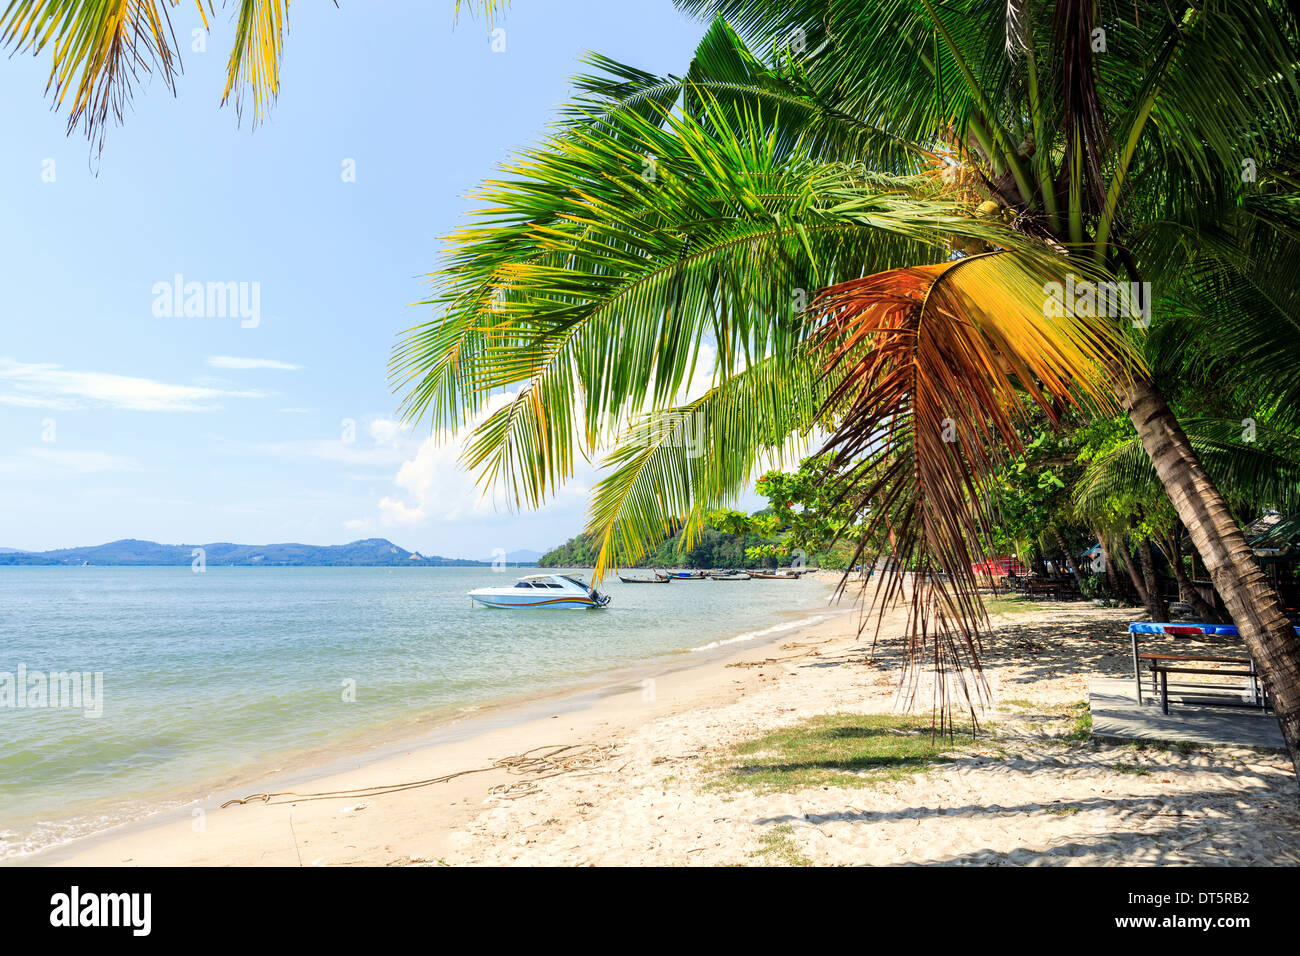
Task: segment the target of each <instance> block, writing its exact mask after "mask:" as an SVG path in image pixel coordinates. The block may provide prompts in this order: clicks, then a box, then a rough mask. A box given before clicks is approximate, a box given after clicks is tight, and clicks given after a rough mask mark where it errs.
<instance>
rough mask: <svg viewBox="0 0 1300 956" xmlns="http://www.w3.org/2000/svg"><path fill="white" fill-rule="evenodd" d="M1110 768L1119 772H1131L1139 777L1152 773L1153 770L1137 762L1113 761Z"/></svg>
mask: <svg viewBox="0 0 1300 956" xmlns="http://www.w3.org/2000/svg"><path fill="white" fill-rule="evenodd" d="M1110 769H1111V770H1114V771H1117V772H1118V773H1129V774H1133V775H1134V776H1138V777H1145V776H1148V775H1150V773H1151V771H1150V770H1148V769H1147V768H1146V767H1142V766H1139V765H1138V764H1135V763H1113V764H1111V765H1110Z"/></svg>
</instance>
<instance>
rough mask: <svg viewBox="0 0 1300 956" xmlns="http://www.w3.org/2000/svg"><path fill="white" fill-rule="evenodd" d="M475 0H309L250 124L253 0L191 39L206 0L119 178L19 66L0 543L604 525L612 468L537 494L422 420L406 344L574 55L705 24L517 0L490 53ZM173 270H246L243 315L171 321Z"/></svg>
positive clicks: (0, 355) (408, 541)
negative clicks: (592, 516)
mask: <svg viewBox="0 0 1300 956" xmlns="http://www.w3.org/2000/svg"><path fill="white" fill-rule="evenodd" d="M451 8H452V0H436V2H414V0H404V2H383V3H359V2H357V0H342V2H341V4H340V6H339V7H338V8H335V7H334V6H333V5H332V4H326V3H310V4H307V3H304V4H295V5H294V6H293V8H292V16H291V21H290V23H291V29H290V33H289V36H288V39H287V41H286V51H285V55H284V59H283V61H282V83H281V90H280V99H279V103H278V105H277V106H276V107H275V108H274V110H273V112H272V114H271V116H270V118H269V120H268V121H267V122H266V123H265V124H264V125H262V126H260V127H259V128H257V129H256V130H252V129H251V128H250V123H249V121H248V117H245V120H244V122H243V124H242V125H239V124H237V117H236V115H235V112H234V110H233V109H232V108H230V107H227V108H224V109H218V103H219V100H220V95H221V89H222V81H223V77H224V67H225V60H226V56H227V53H228V50H229V42H230V28H229V14H230V9H231V8H230V7H227V9H226V11H219V15H218V19H217V21H215V22H214V23H213V32H212V33H211V34H210V35H208V36H207V38H206V51H204V52H194V51H192V50H191V42H192V38H191V29H192V28H194V27H197V26H198V21H197V15H196V14H195V13H194V11H193V9H192V5H191V6H190V7H187V6H186V5H184V4H182V5H181V6H180V7H178V8H177V10H176V11H175V12H174V14H173V23H174V25H175V28H176V32H177V36H178V38H179V39H180V40H181V41H182V51H183V64H184V70H185V72H184V75H183V76H181V77H180V78H179V80H178V92H177V96H176V97H175V98H173V97H172V96H171V95H170V93H169V92H168V91H167V89H166V88H165V86H164V85H163V84H162V83H161V82H160V81H158V80H156V79H155V80H153V81H150V80H148V79H145V80H144V81H143V82H142V83H141V84H140V85H139V87H138V88H137V90H136V93H135V98H134V106H133V110H132V112H131V113H130V114H128V116H127V119H126V123H125V125H124V126H122V127H113V128H111V129H110V130H109V131H108V135H107V140H106V145H105V147H104V151H103V155H102V160H101V162H100V164H99V172H98V175H97V176H96V175H93V174H92V171H91V168H90V162H89V159H90V150H89V148H88V146H87V143H86V140H85V138H84V136H82V135H81V134H80V133H79V132H78V133H75V134H74V135H72V136H71V137H69V136H67V135H66V132H65V129H66V128H65V114H64V113H58V114H56V113H54V112H52V111H51V109H50V101H49V99H48V98H47V97H45V96H44V95H43V91H44V86H45V79H46V74H47V71H48V68H49V67H48V62H49V61H48V58H47V57H45V56H42V57H40V58H36V59H33V58H31V57H29V56H24V57H14V58H12V59H6V60H4V61H3V63H2V64H0V69H2V70H3V71H4V82H3V84H0V128H3V129H4V131H5V147H4V149H3V150H0V176H2V177H3V182H4V183H5V186H4V189H3V192H2V193H0V196H3V209H4V222H5V225H6V228H5V229H4V230H3V231H0V280H2V283H3V289H4V298H5V315H4V337H3V339H2V340H0V442H2V443H3V444H2V445H0V487H3V506H0V546H5V547H15V548H23V549H33V550H35V549H47V548H56V547H69V546H74V545H85V544H95V543H100V542H103V541H108V540H112V539H116V538H124V537H136V538H148V539H153V540H158V541H164V542H169V543H199V542H207V541H238V542H246V543H266V542H273V541H305V542H310V543H316V544H332V543H338V542H341V541H348V540H353V539H356V538H361V537H370V536H379V537H389V538H392V539H393V540H394V541H395V542H397V543H398V544H400V545H402V546H404V547H407V548H411V549H413V550H420V551H422V552H424V553H433V554H443V555H448V556H469V557H486V556H489V555H491V554H492V552H493V550H494V549H495V548H498V547H500V548H504V549H505V550H506V551H514V550H517V549H536V550H542V549H545V548H546V547H549V546H552V545H554V544H557V543H559V542H560V541H563V540H564V539H566V538H567V537H569V536H570V535H572V534H574V533H576V532H577V531H578V530H580V528H581V525H582V523H583V517H584V515H585V510H586V500H587V492H588V491H589V489H590V483H591V481H592V473H591V472H590V471H589V470H588V471H587V472H585V473H583V474H580V475H579V476H578V478H577V480H576V481H575V482H573V483H572V484H571V485H570V487H569V488H567V489H566V490H565V492H564V493H562V494H561V495H560V497H558V498H557V499H556V500H555V501H554V502H553V503H552V504H551V505H549V506H548V507H547V508H546V509H544V510H543V511H541V512H537V513H522V514H519V513H513V514H512V513H510V512H509V511H508V510H507V509H505V508H504V507H498V506H497V505H495V504H494V503H493V502H491V501H480V500H478V499H479V496H478V493H477V492H476V491H475V489H474V483H473V479H472V477H471V476H469V475H466V474H464V473H462V472H460V471H459V470H458V469H456V468H455V466H454V461H455V449H454V448H449V447H446V446H436V445H432V444H429V443H427V442H426V441H425V439H426V437H427V427H419V428H417V429H416V430H415V432H414V433H406V432H402V431H401V430H399V429H398V428H396V426H395V424H394V422H393V419H394V416H395V412H396V408H397V405H398V401H397V397H396V396H395V395H394V394H393V392H392V390H391V387H390V385H389V383H388V380H387V362H388V358H389V352H390V349H391V347H392V344H393V341H394V339H395V336H396V335H397V334H398V333H399V332H401V331H402V330H404V329H406V328H408V327H410V326H411V325H413V324H415V323H416V322H418V321H421V320H423V319H426V318H428V317H429V313H428V312H427V311H426V310H423V309H420V308H416V307H412V306H410V305H409V303H411V302H413V301H415V300H416V299H418V298H420V297H421V296H422V295H423V294H424V291H425V285H424V280H423V278H422V277H423V276H424V274H426V273H427V272H429V271H431V270H432V269H433V268H434V267H435V265H436V264H437V261H438V256H439V251H440V249H441V237H442V236H443V235H445V234H446V233H447V232H448V231H449V230H451V229H453V228H454V227H455V226H456V225H457V224H458V222H459V221H460V220H461V217H462V215H463V213H464V211H465V210H466V208H467V206H468V204H467V202H466V200H465V196H466V194H467V193H468V192H469V191H471V190H472V189H473V188H474V187H475V186H476V185H477V184H478V183H479V182H480V181H481V180H482V179H483V178H484V177H486V176H488V175H490V174H491V173H492V171H493V169H494V167H495V166H496V164H498V163H499V162H501V161H503V160H505V159H506V158H507V157H508V156H509V154H510V152H511V151H512V150H513V149H515V148H518V147H520V146H525V145H527V144H529V143H530V142H532V141H534V140H535V139H536V138H537V137H538V136H539V135H540V134H541V133H542V131H543V129H544V127H545V125H546V124H547V122H548V121H549V119H550V118H551V117H552V115H553V113H554V109H555V107H556V106H557V105H558V104H560V103H561V102H562V101H563V100H564V99H565V97H566V92H567V90H568V78H569V77H570V76H571V75H572V74H573V73H574V72H578V71H579V70H580V69H581V67H580V65H579V64H578V63H577V62H576V60H577V58H578V57H579V56H580V55H581V54H582V53H583V52H584V51H585V50H596V51H599V52H602V53H605V54H607V55H610V56H613V57H615V58H616V59H620V60H623V61H625V62H630V63H633V64H635V65H637V66H640V67H643V68H645V69H650V70H654V71H669V70H673V71H680V70H682V69H684V67H685V66H686V64H687V62H688V61H689V57H690V53H691V51H692V50H693V49H694V46H695V43H696V41H697V39H698V38H699V36H700V35H701V34H702V33H703V31H704V24H702V23H699V22H695V21H689V20H687V19H685V18H684V17H682V16H681V15H680V14H679V13H678V12H677V11H676V10H675V9H674V8H673V7H672V5H671V3H670V2H669V0H618V2H617V3H611V2H609V0H547V2H545V3H538V2H528V0H522V2H518V3H516V4H515V5H514V7H513V9H511V10H510V11H509V12H508V13H507V15H506V16H505V17H504V19H503V20H502V21H501V22H500V23H499V24H498V25H499V26H501V27H502V28H503V29H504V30H505V34H504V39H505V50H504V52H499V53H494V52H493V51H492V50H491V44H490V40H489V37H488V35H487V31H486V26H485V24H484V23H483V22H482V21H478V22H476V21H474V20H473V19H471V18H469V17H466V16H462V18H461V20H460V22H459V23H458V24H456V25H455V26H454V27H453V23H452V17H451ZM348 160H352V161H354V162H355V182H344V177H343V175H342V173H343V169H344V163H345V161H348ZM51 171H52V172H53V177H52V178H53V181H52V182H50V181H46V180H47V179H49V178H50V172H51ZM176 275H180V276H182V277H183V283H190V282H196V281H197V282H202V283H209V282H213V283H217V282H220V283H224V282H236V283H242V284H243V285H242V286H240V287H239V288H240V289H241V291H242V292H243V293H244V295H245V296H246V298H245V302H246V304H248V305H249V306H250V308H249V309H247V310H246V311H245V312H244V313H242V314H243V315H246V316H247V318H244V319H241V317H240V316H239V315H226V316H213V315H209V316H207V317H201V318H200V317H190V318H187V317H185V316H184V315H170V316H169V315H167V314H166V313H167V311H168V310H167V309H166V308H165V305H167V304H170V302H171V301H172V296H171V295H170V294H168V286H167V285H160V284H171V283H174V281H175V280H174V277H175V276H176ZM254 283H256V289H257V292H258V294H259V300H258V303H257V304H258V309H257V310H256V313H254V311H253V310H252V308H251V305H252V301H251V298H250V297H251V295H252V292H253V289H254V285H253V284H254ZM160 290H161V291H160ZM182 311H183V310H182ZM160 313H161V314H160ZM348 423H351V425H350V426H349V424H348ZM353 436H354V437H353ZM349 438H352V440H348V439H349Z"/></svg>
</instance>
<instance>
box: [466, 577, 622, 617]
mask: <svg viewBox="0 0 1300 956" xmlns="http://www.w3.org/2000/svg"><path fill="white" fill-rule="evenodd" d="M469 596H470V597H471V598H473V599H474V600H475V601H477V602H478V603H479V604H482V605H484V606H485V607H506V608H522V607H558V608H576V609H578V610H585V609H587V608H593V607H604V606H605V605H606V604H608V603H609V595H607V594H602V593H601V592H600V591H597V590H596V589H595V588H593V587H588V586H587V585H585V584H583V583H582V582H581V581H579V580H578V579H577V578H572V577H569V575H567V574H530V575H528V576H527V577H524V578H520V579H519V580H518V581H516V582H515V583H514V584H505V585H498V586H496V587H490V588H475V589H474V590H473V591H470V592H469Z"/></svg>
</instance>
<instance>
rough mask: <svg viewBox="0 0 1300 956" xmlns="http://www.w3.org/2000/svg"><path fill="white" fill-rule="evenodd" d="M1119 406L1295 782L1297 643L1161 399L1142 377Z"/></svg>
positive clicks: (1299, 701) (1298, 755)
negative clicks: (1269, 710) (1188, 544)
mask: <svg viewBox="0 0 1300 956" xmlns="http://www.w3.org/2000/svg"><path fill="white" fill-rule="evenodd" d="M1121 400H1122V402H1123V405H1124V408H1125V409H1126V410H1127V411H1128V413H1129V418H1130V419H1132V421H1133V426H1134V427H1135V428H1136V429H1137V433H1138V436H1139V437H1140V438H1141V439H1142V447H1143V448H1145V449H1146V453H1147V455H1148V456H1149V457H1150V458H1151V463H1152V464H1153V465H1154V466H1155V469H1156V474H1157V475H1158V476H1159V477H1160V481H1161V483H1162V484H1163V485H1164V487H1165V492H1166V493H1167V494H1168V495H1169V500H1170V501H1171V502H1172V503H1173V506H1174V510H1175V511H1176V512H1177V513H1178V517H1179V519H1180V520H1181V521H1182V522H1183V524H1184V525H1185V526H1186V527H1187V531H1188V533H1189V534H1190V535H1191V537H1192V543H1193V544H1194V545H1196V550H1197V551H1198V552H1200V555H1201V560H1202V561H1204V563H1205V567H1206V570H1207V571H1209V574H1210V579H1211V580H1212V581H1213V582H1214V587H1215V589H1216V590H1217V591H1218V592H1219V596H1220V597H1221V598H1222V599H1223V603H1224V605H1225V606H1226V608H1227V611H1228V613H1229V614H1230V615H1231V616H1232V620H1233V622H1234V623H1235V624H1236V625H1237V628H1238V629H1239V631H1240V632H1241V636H1242V638H1243V639H1244V640H1245V642H1246V646H1247V647H1248V648H1249V650H1250V654H1251V656H1252V657H1253V658H1254V659H1255V663H1256V665H1258V667H1259V670H1260V673H1261V674H1262V676H1263V678H1264V680H1265V681H1266V682H1267V684H1268V688H1269V692H1270V693H1271V694H1272V695H1273V703H1274V707H1275V709H1276V712H1277V718H1278V723H1279V724H1280V725H1281V728H1282V736H1283V737H1284V738H1285V740H1286V745H1287V749H1288V750H1289V751H1290V753H1291V762H1292V764H1293V765H1294V767H1295V770H1296V774H1297V776H1300V639H1297V637H1296V632H1295V629H1294V628H1293V627H1292V626H1291V622H1290V621H1289V620H1287V617H1286V614H1284V613H1283V610H1282V602H1281V601H1280V600H1279V599H1278V596H1277V593H1276V592H1275V591H1274V590H1273V589H1272V588H1271V587H1269V585H1268V580H1267V579H1266V578H1265V577H1264V572H1263V571H1261V570H1260V569H1259V566H1258V565H1257V564H1255V561H1254V559H1253V556H1252V553H1251V550H1250V545H1249V544H1247V543H1246V536H1245V535H1244V534H1242V533H1241V528H1240V527H1238V526H1237V522H1236V521H1235V520H1233V517H1232V514H1231V512H1230V511H1229V510H1228V505H1227V503H1226V502H1225V501H1224V500H1223V495H1221V494H1220V493H1219V490H1218V489H1217V488H1216V487H1215V486H1214V482H1212V481H1211V480H1210V476H1209V475H1207V474H1206V473H1205V469H1204V468H1203V467H1202V466H1201V463H1200V461H1198V460H1197V457H1196V453H1195V452H1194V451H1193V450H1192V446H1191V443H1190V442H1189V441H1188V440H1187V435H1186V434H1184V433H1183V429H1182V427H1181V426H1180V425H1179V424H1178V420H1177V419H1176V418H1175V417H1174V414H1173V412H1172V411H1170V409H1169V406H1168V404H1167V403H1166V402H1165V399H1164V396H1163V395H1161V394H1160V392H1159V391H1158V390H1157V389H1156V388H1155V386H1154V385H1153V384H1152V383H1151V382H1150V381H1149V380H1147V379H1145V378H1140V379H1138V380H1137V381H1134V382H1131V383H1129V384H1128V385H1127V386H1126V387H1122V392H1121Z"/></svg>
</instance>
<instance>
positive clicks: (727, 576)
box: [709, 571, 750, 581]
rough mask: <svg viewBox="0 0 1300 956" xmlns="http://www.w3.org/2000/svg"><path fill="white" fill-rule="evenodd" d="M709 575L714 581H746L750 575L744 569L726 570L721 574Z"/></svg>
mask: <svg viewBox="0 0 1300 956" xmlns="http://www.w3.org/2000/svg"><path fill="white" fill-rule="evenodd" d="M709 577H710V579H712V580H714V581H748V580H749V578H750V575H748V574H746V573H745V572H744V571H726V572H723V573H722V574H710V575H709Z"/></svg>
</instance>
